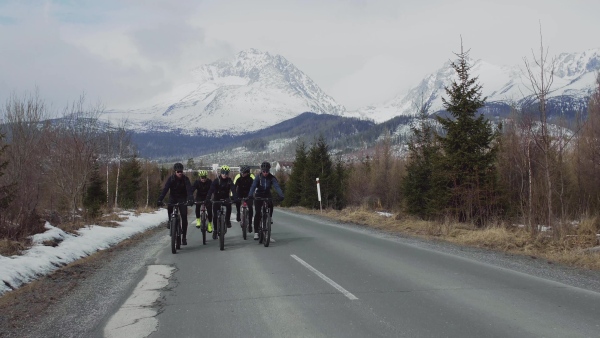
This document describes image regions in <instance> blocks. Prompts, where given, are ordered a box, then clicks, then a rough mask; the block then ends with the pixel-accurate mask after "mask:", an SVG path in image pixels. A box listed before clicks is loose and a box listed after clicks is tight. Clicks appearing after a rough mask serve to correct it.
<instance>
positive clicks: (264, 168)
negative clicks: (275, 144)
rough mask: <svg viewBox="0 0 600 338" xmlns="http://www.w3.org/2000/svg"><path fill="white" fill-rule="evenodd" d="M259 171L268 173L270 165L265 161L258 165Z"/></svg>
mask: <svg viewBox="0 0 600 338" xmlns="http://www.w3.org/2000/svg"><path fill="white" fill-rule="evenodd" d="M260 170H262V171H266V172H269V171H270V170H271V163H269V162H267V161H265V162H263V163H261V164H260Z"/></svg>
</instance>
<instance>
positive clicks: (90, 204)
mask: <svg viewBox="0 0 600 338" xmlns="http://www.w3.org/2000/svg"><path fill="white" fill-rule="evenodd" d="M104 203H106V191H104V178H103V177H101V176H100V168H99V165H98V162H95V163H94V167H93V169H92V172H91V175H90V178H89V181H88V185H87V189H86V191H85V196H84V198H83V206H84V207H85V208H86V213H87V216H88V217H90V218H92V219H94V218H96V217H98V216H99V212H100V207H101V206H102V205H103V204H104Z"/></svg>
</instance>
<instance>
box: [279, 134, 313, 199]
mask: <svg viewBox="0 0 600 338" xmlns="http://www.w3.org/2000/svg"><path fill="white" fill-rule="evenodd" d="M306 161H307V154H306V144H305V143H304V141H300V142H298V144H297V145H296V160H295V161H294V167H293V169H292V174H291V175H290V177H289V179H288V182H287V187H286V191H285V200H283V205H284V206H286V207H291V206H295V205H299V204H300V200H301V199H302V188H303V181H304V172H305V168H306Z"/></svg>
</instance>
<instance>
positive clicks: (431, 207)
mask: <svg viewBox="0 0 600 338" xmlns="http://www.w3.org/2000/svg"><path fill="white" fill-rule="evenodd" d="M418 119H419V120H418V124H417V125H416V126H413V127H411V130H412V133H413V134H412V136H411V138H410V140H409V142H408V150H409V156H408V163H407V165H406V176H404V178H403V180H402V194H403V196H404V207H405V209H406V212H408V213H410V214H413V215H418V216H419V217H421V218H424V219H427V218H430V217H431V216H434V215H435V214H436V213H437V211H438V210H439V206H440V205H442V206H443V205H445V203H444V200H445V198H446V196H445V193H446V191H445V189H443V184H442V189H440V187H439V186H438V185H437V184H436V183H435V182H436V181H437V180H435V179H434V178H436V176H435V175H436V173H438V172H439V171H438V170H436V169H435V165H436V163H438V162H439V158H440V156H439V155H440V153H439V150H440V149H439V145H438V144H437V143H436V140H435V137H436V133H435V130H434V129H433V126H432V124H431V122H430V120H429V117H428V114H427V109H426V107H422V108H421V109H420V112H419V115H418ZM442 182H443V180H442Z"/></svg>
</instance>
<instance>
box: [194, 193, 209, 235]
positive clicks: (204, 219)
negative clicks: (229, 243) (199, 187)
mask: <svg viewBox="0 0 600 338" xmlns="http://www.w3.org/2000/svg"><path fill="white" fill-rule="evenodd" d="M194 204H196V205H200V230H201V231H202V244H203V245H206V231H207V229H208V228H207V223H208V212H207V211H206V201H201V202H198V201H196V202H194Z"/></svg>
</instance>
